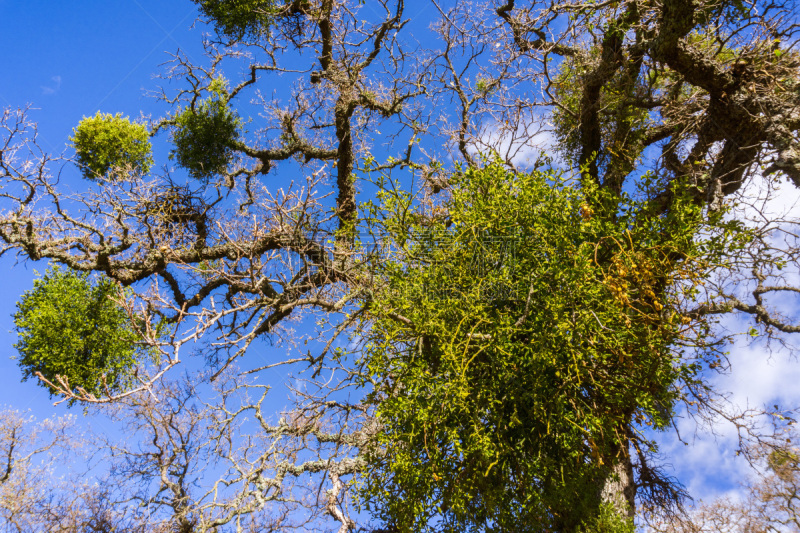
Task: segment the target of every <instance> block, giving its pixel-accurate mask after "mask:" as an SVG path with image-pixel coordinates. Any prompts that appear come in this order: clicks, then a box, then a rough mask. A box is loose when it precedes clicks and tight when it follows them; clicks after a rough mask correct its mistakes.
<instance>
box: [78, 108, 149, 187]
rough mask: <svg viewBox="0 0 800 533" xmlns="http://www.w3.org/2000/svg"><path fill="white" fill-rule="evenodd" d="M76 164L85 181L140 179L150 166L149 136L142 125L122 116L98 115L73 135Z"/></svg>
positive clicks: (87, 119)
mask: <svg viewBox="0 0 800 533" xmlns="http://www.w3.org/2000/svg"><path fill="white" fill-rule="evenodd" d="M70 141H71V142H72V144H73V146H74V147H75V152H76V153H77V158H78V164H79V165H80V168H81V172H82V173H83V176H84V177H85V178H87V179H110V180H118V179H123V178H125V177H127V176H129V175H131V174H137V175H143V174H147V173H148V172H150V168H151V167H152V166H153V156H152V146H151V144H150V134H149V133H148V132H147V127H146V126H145V125H144V124H137V123H135V122H131V121H130V119H129V118H128V117H123V116H122V115H121V114H119V113H117V114H116V115H111V114H109V113H100V112H98V113H97V114H96V115H95V116H93V117H84V118H83V120H81V121H80V123H79V124H78V126H77V127H76V128H75V129H74V130H73V131H72V137H70Z"/></svg>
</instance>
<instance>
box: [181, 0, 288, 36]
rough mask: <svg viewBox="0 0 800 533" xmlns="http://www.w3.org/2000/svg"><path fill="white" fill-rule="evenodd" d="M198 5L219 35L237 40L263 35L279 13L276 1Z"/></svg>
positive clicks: (216, 0) (208, 0) (213, 0)
mask: <svg viewBox="0 0 800 533" xmlns="http://www.w3.org/2000/svg"><path fill="white" fill-rule="evenodd" d="M197 4H198V5H199V6H200V11H201V12H202V13H203V15H204V16H205V17H207V18H208V19H210V21H211V22H212V23H213V24H214V29H216V30H217V33H219V34H220V35H223V36H225V37H228V38H231V39H236V40H239V39H242V38H244V37H256V36H258V35H259V34H261V33H263V32H264V30H266V29H267V28H268V27H269V26H270V25H271V24H272V21H273V20H274V18H275V14H276V12H277V9H276V6H275V4H276V2H275V0H205V1H199V2H197Z"/></svg>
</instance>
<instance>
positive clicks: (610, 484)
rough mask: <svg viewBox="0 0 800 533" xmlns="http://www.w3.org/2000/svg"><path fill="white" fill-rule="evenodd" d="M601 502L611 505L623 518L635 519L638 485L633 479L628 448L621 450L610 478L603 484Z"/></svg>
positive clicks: (609, 475)
mask: <svg viewBox="0 0 800 533" xmlns="http://www.w3.org/2000/svg"><path fill="white" fill-rule="evenodd" d="M623 446H624V445H623ZM600 501H601V502H602V503H608V504H611V506H612V507H613V508H614V510H615V511H616V512H617V514H619V516H621V517H624V518H633V516H634V512H635V510H636V505H635V504H636V485H635V482H634V477H633V462H632V461H631V456H630V453H629V452H628V450H627V446H624V448H623V449H622V450H620V453H619V455H618V456H617V458H616V460H615V462H614V465H613V467H612V468H611V471H610V472H609V474H608V477H606V479H605V481H604V482H603V487H602V489H601V492H600Z"/></svg>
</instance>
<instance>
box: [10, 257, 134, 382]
mask: <svg viewBox="0 0 800 533" xmlns="http://www.w3.org/2000/svg"><path fill="white" fill-rule="evenodd" d="M118 295H119V288H118V287H117V285H116V284H115V283H113V282H112V281H110V280H107V279H105V278H100V279H99V280H97V281H95V282H93V281H92V280H91V279H90V278H89V276H88V274H85V273H77V272H74V271H71V270H62V269H61V268H59V267H57V266H55V267H52V268H49V269H48V270H47V272H46V273H45V274H44V276H42V277H41V278H39V279H37V280H35V281H34V283H33V289H31V290H29V291H27V292H26V293H25V294H24V295H23V296H22V298H21V299H20V301H19V302H18V303H17V312H16V313H15V314H14V325H15V330H16V332H17V334H18V336H19V340H18V342H17V343H16V344H15V345H14V347H15V348H16V349H17V350H18V351H19V354H20V357H19V366H20V368H21V369H22V375H23V380H27V379H28V378H31V377H35V376H36V373H37V372H40V373H41V374H42V376H44V377H45V378H46V379H47V380H49V381H51V382H53V383H58V376H61V377H63V378H64V379H66V380H67V381H68V383H69V386H70V388H71V389H72V390H77V389H78V388H79V387H82V388H84V389H85V390H86V391H87V392H89V393H92V394H95V395H99V394H103V393H105V389H104V377H105V383H106V384H107V386H108V388H109V390H111V391H114V390H118V389H119V388H120V387H122V386H123V385H124V383H125V379H126V376H127V375H128V374H129V372H130V369H131V367H132V366H133V365H134V364H135V363H136V362H137V359H138V358H139V357H140V356H141V349H139V348H137V344H136V343H137V341H138V339H139V338H138V336H137V335H136V333H135V332H134V330H133V328H132V326H131V323H130V320H129V317H128V315H127V314H126V313H125V311H124V310H123V309H122V308H121V307H120V306H119V305H118V304H116V303H115V302H114V301H113V300H112V299H111V298H113V297H116V296H118ZM50 392H51V394H52V393H53V391H52V390H51V391H50Z"/></svg>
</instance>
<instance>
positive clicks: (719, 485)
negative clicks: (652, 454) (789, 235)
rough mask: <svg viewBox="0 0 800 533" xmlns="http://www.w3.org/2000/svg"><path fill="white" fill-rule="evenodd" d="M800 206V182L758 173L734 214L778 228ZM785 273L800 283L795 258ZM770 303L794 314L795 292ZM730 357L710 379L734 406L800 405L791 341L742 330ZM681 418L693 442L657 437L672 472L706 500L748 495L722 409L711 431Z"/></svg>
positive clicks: (736, 327)
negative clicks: (727, 364)
mask: <svg viewBox="0 0 800 533" xmlns="http://www.w3.org/2000/svg"><path fill="white" fill-rule="evenodd" d="M798 206H800V190H798V189H797V188H795V187H792V186H791V185H790V184H787V183H785V182H784V183H776V180H774V179H768V178H764V177H762V176H756V177H754V179H752V180H751V181H750V182H749V183H748V184H747V186H746V187H745V188H744V189H743V190H742V191H741V193H740V195H739V201H738V205H737V207H736V208H735V210H734V215H733V216H735V217H736V218H738V219H740V220H742V219H746V220H749V221H751V223H753V224H755V225H762V224H764V223H766V222H767V221H778V222H777V223H775V224H774V225H773V226H774V227H775V228H779V229H780V228H783V229H787V228H788V225H789V223H788V222H783V221H787V220H789V219H791V218H796V215H794V216H793V213H798V212H799V211H798ZM795 229H796V227H795ZM770 238H771V239H772V240H774V241H775V243H774V244H778V242H779V240H780V239H783V238H785V234H783V233H782V232H781V231H774V232H773V233H772V235H771V237H770ZM782 275H783V277H784V281H786V282H794V283H797V284H800V275H798V265H789V266H788V267H787V268H786V269H784V271H783V272H782ZM744 296H747V295H746V294H745V295H744ZM750 298H752V296H751V297H750ZM768 305H769V306H770V308H771V310H772V311H777V312H779V313H782V314H784V315H785V316H789V317H796V316H797V307H798V306H797V299H796V297H792V296H783V297H774V296H772V297H770V298H769V301H768ZM752 325H753V323H752V321H751V319H750V317H746V316H738V317H737V316H729V317H726V319H725V320H724V321H723V323H722V324H721V326H723V327H725V328H726V329H728V330H729V331H734V332H746V331H747V330H748V329H749V328H750V326H752ZM794 340H795V342H797V339H794ZM728 357H729V361H730V373H728V374H719V375H715V376H713V377H711V378H710V384H711V386H712V388H713V389H714V390H716V391H717V392H719V393H722V394H724V395H726V398H727V400H728V402H730V403H729V409H730V410H732V411H737V412H743V411H746V410H748V409H753V410H763V409H773V406H774V405H778V406H779V407H780V408H781V409H782V410H793V409H797V408H800V363H799V362H798V358H797V354H796V352H795V351H794V350H792V348H791V347H787V346H783V345H780V344H779V343H772V345H768V344H767V343H766V342H765V341H764V340H763V339H752V338H751V337H749V336H748V335H741V336H740V337H738V338H737V339H736V341H735V343H734V344H732V345H731V348H730V350H729V356H728ZM754 422H755V423H757V424H760V425H761V427H762V428H763V427H765V425H766V424H767V423H768V420H767V419H766V418H765V417H762V418H760V419H755V420H754ZM676 425H677V427H678V430H679V431H680V433H681V436H682V437H683V439H684V440H685V441H686V442H688V445H686V444H684V443H683V442H680V441H679V440H678V438H677V436H676V435H675V434H674V432H672V433H665V434H662V435H660V436H659V443H660V448H661V451H662V452H663V453H664V455H665V456H666V457H668V458H669V460H670V461H671V463H672V465H673V467H674V474H675V475H676V476H677V477H678V479H680V480H681V481H682V482H683V483H684V484H685V485H686V487H687V489H688V490H689V493H690V494H691V495H692V496H693V497H694V498H695V499H698V500H704V501H706V502H708V501H710V500H713V499H714V498H716V497H719V496H728V497H731V498H733V499H738V498H743V497H744V496H745V494H746V492H745V491H744V490H743V488H742V487H741V484H742V483H744V482H746V481H747V479H748V477H750V476H751V475H752V474H753V470H752V469H751V467H750V465H749V464H748V463H747V461H746V460H745V459H744V456H743V455H741V454H738V453H737V451H738V449H739V446H740V444H739V439H738V433H737V429H736V427H735V426H734V425H733V424H732V423H730V422H727V421H725V420H723V419H722V417H718V419H717V421H716V423H715V424H713V433H712V431H709V430H708V429H705V430H704V429H702V428H700V429H698V427H697V425H696V424H695V423H694V422H693V421H692V420H690V419H688V418H681V419H678V420H676Z"/></svg>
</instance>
